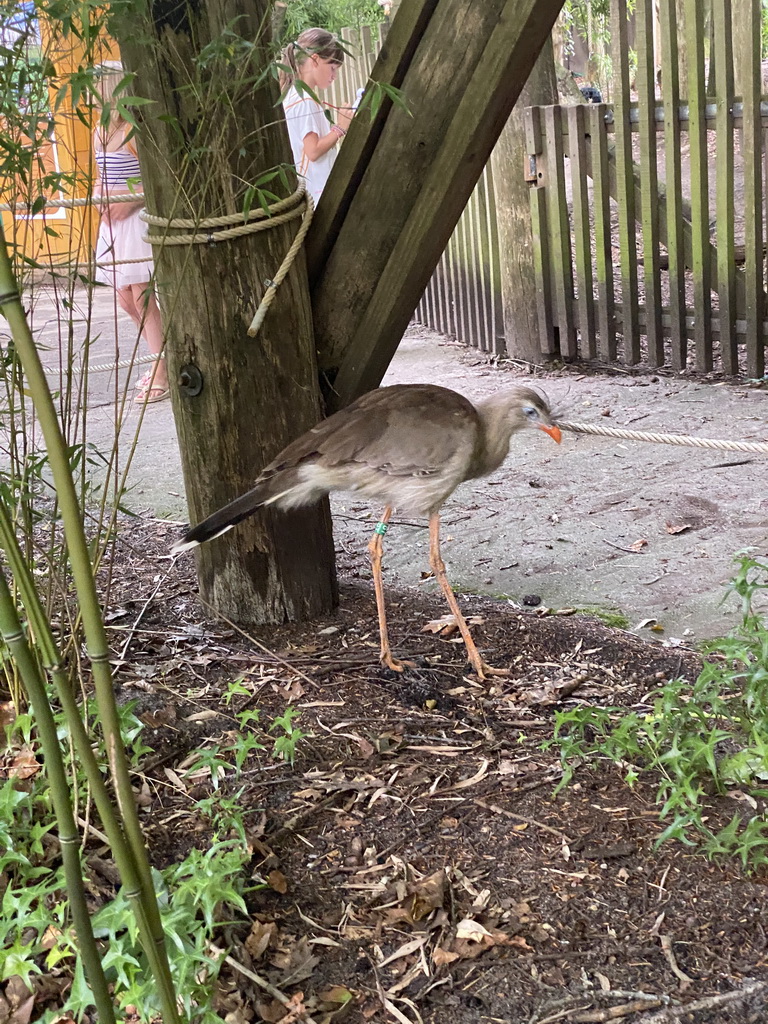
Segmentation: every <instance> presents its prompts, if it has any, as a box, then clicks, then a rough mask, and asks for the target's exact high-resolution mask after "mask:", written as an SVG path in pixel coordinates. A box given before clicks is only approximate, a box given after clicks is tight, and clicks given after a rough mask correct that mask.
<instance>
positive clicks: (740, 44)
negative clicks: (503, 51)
mask: <svg viewBox="0 0 768 1024" xmlns="http://www.w3.org/2000/svg"><path fill="white" fill-rule="evenodd" d="M655 2H656V3H657V4H658V10H659V25H658V26H656V25H655V24H654V19H653V0H636V4H635V24H634V30H635V45H636V55H637V68H636V74H635V78H634V82H632V81H631V76H630V50H629V45H628V24H629V23H628V17H627V3H626V0H611V39H612V59H613V75H612V86H613V96H612V98H613V104H612V105H611V106H605V105H602V104H600V105H591V106H586V107H580V106H574V107H570V108H562V109H561V108H559V107H542V108H531V109H530V110H529V111H527V144H528V150H529V153H530V155H531V158H532V160H533V161H535V166H536V171H537V178H536V185H535V188H534V190H533V194H532V211H533V212H534V216H536V217H538V218H539V223H538V224H537V229H538V231H539V232H540V236H541V238H542V243H543V244H542V246H541V252H542V258H541V259H540V261H539V266H538V268H537V272H538V278H539V286H540V288H541V289H542V292H543V294H544V295H545V296H547V298H548V302H546V303H544V304H542V308H543V309H544V310H545V314H548V315H545V316H543V317H541V318H540V325H539V326H540V340H541V344H542V351H547V347H546V346H547V345H549V346H550V348H551V343H552V338H553V336H554V338H555V340H556V344H557V347H558V348H559V351H560V353H561V355H563V356H564V357H566V358H576V357H581V358H592V357H594V356H599V357H600V358H601V359H603V360H606V361H609V362H616V361H619V362H622V363H624V364H626V365H631V364H635V363H639V362H643V363H645V364H647V365H651V366H664V365H667V366H671V367H673V368H674V369H678V370H679V369H683V368H686V367H689V368H690V367H694V368H695V369H696V370H698V371H704V372H706V371H709V370H712V369H716V370H721V371H723V372H724V373H726V374H738V373H745V374H747V375H748V376H750V377H762V376H763V373H764V370H765V357H764V347H765V340H764V339H765V334H766V328H767V327H768V323H766V302H765V284H766V272H765V271H766V267H765V250H764V237H765V202H764V199H765V193H766V179H767V178H768V175H767V174H766V166H765V153H766V146H765V135H766V132H767V131H768V104H766V103H765V102H764V100H763V97H762V96H761V90H762V80H761V38H760V15H761V10H760V8H761V3H760V0H739V2H738V3H734V4H732V3H731V0H712V23H711V26H709V31H708V32H706V33H705V23H704V15H703V5H702V4H700V3H699V2H698V0H685V2H684V17H683V22H682V24H681V23H680V21H679V19H678V16H677V11H676V0H655ZM657 29H658V30H657ZM707 36H708V39H707V38H706V37H707ZM680 39H682V40H684V43H685V57H686V60H685V62H684V63H683V62H681V60H680V57H681V53H680V47H679V40H680ZM705 43H708V44H709V46H708V49H709V52H707V46H705ZM659 71H660V72H661V73H659ZM705 83H709V86H710V88H709V91H708V90H707V88H706V85H705ZM737 97H738V99H737ZM537 192H541V194H539V195H537Z"/></svg>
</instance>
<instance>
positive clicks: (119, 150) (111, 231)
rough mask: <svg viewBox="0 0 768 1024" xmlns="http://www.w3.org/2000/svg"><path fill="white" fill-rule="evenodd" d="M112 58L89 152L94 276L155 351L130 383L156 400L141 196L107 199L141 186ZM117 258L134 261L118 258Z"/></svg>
mask: <svg viewBox="0 0 768 1024" xmlns="http://www.w3.org/2000/svg"><path fill="white" fill-rule="evenodd" d="M124 77H125V76H124V74H123V69H122V66H121V65H120V64H119V63H117V62H116V61H109V62H108V63H107V64H104V65H102V74H101V76H100V78H99V81H98V88H99V93H100V96H101V100H102V103H103V104H104V107H105V108H107V107H108V116H102V118H101V121H100V124H99V126H98V127H97V129H96V131H95V133H94V156H95V161H96V167H97V169H98V172H99V177H98V183H97V185H96V188H95V189H94V192H95V194H97V195H98V196H99V197H100V210H101V224H100V226H99V237H98V241H97V243H96V264H97V265H96V273H95V278H96V280H97V281H98V282H100V283H101V284H111V285H112V286H113V288H114V289H115V291H116V293H117V301H118V302H119V303H120V306H121V308H122V309H124V310H125V312H126V313H127V314H128V315H129V316H130V317H131V319H132V320H133V322H134V323H135V324H136V326H137V328H138V330H139V334H140V335H141V334H143V335H144V338H145V340H146V342H147V346H148V347H149V351H150V352H151V353H152V355H153V356H154V357H155V362H154V363H153V365H152V368H151V369H150V371H149V372H148V373H146V374H144V376H142V377H141V379H140V380H139V381H138V383H137V385H136V389H137V390H136V398H135V401H137V402H162V401H163V400H164V399H166V398H168V396H169V393H170V392H169V389H168V372H167V370H166V366H165V360H164V359H163V357H162V351H163V327H162V323H161V321H160V310H159V309H158V306H157V299H156V298H155V290H154V281H153V275H154V264H153V262H152V247H151V246H150V245H149V243H147V242H145V241H144V238H143V234H144V224H143V221H141V220H140V219H139V213H140V212H141V209H142V206H143V204H142V202H141V200H137V201H134V202H129V201H126V202H118V203H115V202H110V200H111V199H114V198H115V197H116V196H118V195H120V196H124V195H131V194H132V193H135V192H140V191H141V170H140V168H139V160H138V157H137V155H136V147H135V146H134V144H133V142H132V141H131V139H130V138H129V137H128V136H129V129H130V126H129V125H128V123H127V122H126V121H125V119H124V118H123V117H122V116H121V114H120V112H119V110H118V109H117V106H116V104H114V103H113V96H114V92H115V89H116V88H117V86H118V84H119V83H120V82H121V81H122V79H123V78H124ZM122 260H133V261H136V262H128V263H122V262H120V261H122Z"/></svg>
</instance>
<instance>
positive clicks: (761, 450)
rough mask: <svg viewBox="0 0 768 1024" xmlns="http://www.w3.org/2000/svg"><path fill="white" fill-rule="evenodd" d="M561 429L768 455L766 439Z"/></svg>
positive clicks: (584, 426) (582, 426)
mask: <svg viewBox="0 0 768 1024" xmlns="http://www.w3.org/2000/svg"><path fill="white" fill-rule="evenodd" d="M558 426H559V427H560V429H561V430H570V431H572V432H573V433H575V434H596V435H598V436H599V437H617V438H622V439H623V440H627V441H652V442H653V443H654V444H675V445H682V446H684V447H688V448H715V449H717V450H718V451H725V452H755V453H757V454H758V455H768V442H766V441H723V440H719V439H715V438H710V437H692V436H691V435H689V434H656V433H652V432H650V431H645V430H624V429H623V428H621V427H605V426H603V425H602V424H601V423H561V422H559V421H558Z"/></svg>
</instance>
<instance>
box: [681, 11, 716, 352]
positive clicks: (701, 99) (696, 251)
mask: <svg viewBox="0 0 768 1024" xmlns="http://www.w3.org/2000/svg"><path fill="white" fill-rule="evenodd" d="M685 42H686V49H687V52H688V138H689V149H690V154H691V226H692V243H693V253H692V257H693V259H692V268H691V269H692V270H693V342H694V348H695V351H696V369H697V370H699V371H702V372H706V371H707V370H711V369H712V330H711V328H712V323H711V318H712V266H711V262H710V245H709V167H708V153H707V123H706V116H705V107H706V102H707V95H706V88H705V82H704V8H703V7H702V5H701V3H700V2H699V0H685Z"/></svg>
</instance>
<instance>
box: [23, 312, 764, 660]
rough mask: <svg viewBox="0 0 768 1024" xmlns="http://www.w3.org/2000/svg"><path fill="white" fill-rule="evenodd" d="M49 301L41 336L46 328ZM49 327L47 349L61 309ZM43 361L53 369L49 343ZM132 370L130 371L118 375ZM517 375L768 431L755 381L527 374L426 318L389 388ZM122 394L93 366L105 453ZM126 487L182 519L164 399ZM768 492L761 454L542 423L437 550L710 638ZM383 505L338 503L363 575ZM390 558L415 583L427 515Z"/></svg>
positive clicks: (139, 501) (623, 415) (393, 543)
mask: <svg viewBox="0 0 768 1024" xmlns="http://www.w3.org/2000/svg"><path fill="white" fill-rule="evenodd" d="M41 308H42V307H39V308H38V311H37V312H36V325H37V328H38V329H40V328H42V325H43V323H44V322H45V317H44V316H43V315H42V313H41V311H40V309H41ZM94 313H95V316H94V319H93V324H94V327H93V332H94V333H95V334H97V335H98V337H97V339H96V341H94V342H93V350H92V357H91V358H92V362H95V363H101V362H109V361H111V360H112V359H113V358H114V349H115V318H114V309H113V304H112V302H111V301H110V297H109V296H108V295H107V294H99V296H98V297H97V300H96V304H95V310H94ZM77 317H78V311H77V308H76V309H75V312H74V318H75V320H77ZM118 323H119V332H118V333H119V339H118V343H119V348H120V354H121V356H125V355H129V354H130V351H131V348H132V341H133V334H132V330H131V326H130V323H129V322H127V321H125V319H124V318H122V317H121V318H120V319H119V320H118ZM76 328H77V324H76ZM45 330H47V331H48V335H49V336H50V337H48V339H47V340H48V342H52V340H53V339H54V337H55V334H56V331H57V327H56V324H55V311H54V312H53V315H49V317H48V320H47V327H46V328H45ZM41 341H43V342H45V341H46V336H45V334H44V332H42V333H41ZM46 358H47V359H48V361H49V362H53V363H55V362H56V353H55V351H51V352H50V353H49V354H48V355H47V357H46ZM126 373H127V371H121V372H120V380H121V381H122V380H124V379H125V376H126ZM136 375H137V372H136V371H135V370H134V371H133V377H135V376H136ZM520 379H523V380H524V381H525V382H526V383H534V384H535V385H536V386H538V387H540V388H541V389H542V390H543V391H544V392H545V393H546V394H547V396H548V397H549V399H550V402H551V403H552V405H553V406H554V407H556V409H557V411H558V412H559V413H560V414H561V415H562V416H563V418H564V419H567V420H571V421H577V422H589V421H599V422H602V423H606V422H607V423H609V424H611V425H613V426H630V427H631V428H632V429H637V430H655V431H665V432H669V433H684V434H697V435H700V436H704V437H715V438H727V439H751V440H760V441H764V440H768V425H767V424H766V419H767V414H768V393H766V391H765V390H763V389H762V388H756V387H754V386H752V387H750V386H748V385H733V384H728V383H722V382H719V383H718V382H711V381H709V382H707V381H703V380H697V379H694V378H691V377H682V376H675V375H674V374H671V373H669V374H661V373H653V374H650V373H638V374H629V373H625V372H621V373H614V374H610V375H608V374H597V373H595V372H593V371H592V370H585V368H584V367H578V368H576V367H568V368H565V369H561V370H556V371H553V372H541V373H537V374H535V375H534V376H533V377H531V375H530V374H528V373H527V372H526V371H524V370H522V369H521V368H519V367H517V366H515V365H511V364H507V365H504V364H502V365H494V364H491V363H489V362H488V361H487V360H486V359H485V358H484V357H483V356H481V355H480V354H478V353H477V352H475V351H472V350H466V349H464V348H461V347H459V346H457V345H454V344H452V343H450V342H446V340H445V339H443V338H441V337H440V336H439V335H436V334H433V333H431V332H428V331H426V330H424V329H423V328H421V327H419V326H414V327H412V328H411V330H410V331H409V332H408V333H407V334H406V336H405V338H404V339H403V342H402V343H401V345H400V348H399V350H398V353H397V355H396V357H395V359H394V361H393V363H392V365H391V367H390V369H389V372H388V374H387V377H386V379H385V383H396V382H421V381H429V382H432V383H439V384H444V385H446V386H450V387H452V388H454V389H455V390H457V391H460V392H462V393H463V394H465V395H467V396H468V397H470V398H479V397H482V396H484V395H488V394H491V393H492V392H494V391H496V390H498V389H500V388H503V387H504V386H505V385H507V384H508V383H510V382H514V381H516V380H520ZM114 392H115V380H114V375H113V374H112V373H104V372H102V373H97V374H92V376H91V383H90V386H89V409H90V411H89V422H90V427H89V432H90V440H91V442H93V443H95V444H96V445H97V446H98V447H102V448H108V447H109V446H110V445H111V442H112V438H113V436H114V429H115V428H114V423H115V412H114V410H115V400H114ZM138 421H139V413H138V411H137V410H136V409H135V408H130V409H129V410H128V412H127V415H126V416H125V419H124V422H123V425H122V428H121V437H122V438H123V441H122V444H123V448H124V450H126V449H127V446H128V444H129V442H130V440H131V438H132V436H133V435H134V434H135V430H136V427H137V424H138ZM257 469H258V467H256V466H254V474H255V473H256V471H257ZM128 484H129V492H128V496H127V500H126V504H127V506H128V507H129V508H132V509H134V510H136V511H141V512H149V513H150V514H153V515H156V516H158V517H160V518H169V519H173V520H177V521H179V522H180V523H181V522H184V521H185V520H186V506H185V501H184V489H183V484H182V478H181V469H180V463H179V455H178V447H177V442H176V435H175V430H174V424H173V415H172V410H171V406H170V403H169V402H165V403H162V404H157V405H154V406H150V407H148V408H147V410H146V414H145V416H144V420H143V423H142V425H141V434H140V439H139V443H138V446H137V449H136V453H135V456H134V458H133V462H132V466H131V469H130V473H129V477H128ZM767 485H768V458H765V457H763V456H759V455H742V454H740V453H728V452H718V451H707V450H699V449H694V448H676V447H669V446H660V445H655V444H648V443H637V442H622V441H614V440H608V439H605V438H594V437H587V436H584V435H576V434H573V433H568V434H566V435H565V436H564V440H563V443H562V445H560V446H556V445H554V444H553V442H552V441H551V440H550V439H549V438H547V437H546V436H545V435H543V434H542V435H539V434H535V435H531V434H526V435H524V436H521V437H519V438H517V439H515V440H514V441H513V445H512V451H511V453H510V456H509V458H508V459H507V461H506V462H505V464H504V466H503V467H502V468H501V469H500V470H499V471H498V472H497V473H495V474H494V475H493V476H491V477H489V478H487V479H485V480H482V481H477V482H475V483H472V484H465V485H463V486H462V487H461V488H459V490H458V491H457V492H456V493H455V495H454V496H453V497H452V498H451V499H450V501H449V502H448V503H447V504H446V506H445V508H444V524H445V525H444V531H443V537H444V552H443V553H444V557H445V560H446V562H447V564H448V569H449V574H450V577H451V579H452V581H453V582H454V584H455V585H456V588H457V589H458V590H464V591H468V592H475V593H482V594H486V595H492V596H503V597H506V598H509V599H510V600H512V601H516V602H520V601H522V599H523V598H524V597H526V596H533V595H535V596H537V597H539V598H541V601H542V603H543V605H545V606H547V607H550V608H553V609H562V608H577V609H585V608H589V609H603V610H606V611H616V612H619V613H621V614H622V615H624V616H625V617H626V620H627V622H628V624H629V626H630V627H631V628H635V629H638V630H640V631H641V632H642V635H645V636H657V637H658V638H659V639H661V640H667V641H674V639H679V638H685V639H687V640H692V639H701V638H708V637H712V636H717V635H721V634H723V633H724V632H725V631H726V630H727V629H728V628H729V627H731V626H732V625H735V624H736V623H737V622H738V621H739V608H738V604H737V602H736V601H735V600H734V599H733V598H731V599H729V600H728V601H727V602H726V603H725V604H723V603H722V601H723V596H724V594H725V587H726V585H727V582H728V580H729V579H730V578H731V576H732V575H733V568H734V555H735V553H736V552H738V551H742V550H749V551H751V552H752V553H753V554H755V555H758V556H765V555H768V525H767V523H766V512H767V511H768V486H767ZM378 512H379V510H378V509H372V508H371V507H370V506H368V505H366V504H364V503H362V502H360V501H357V500H354V499H349V498H347V497H345V496H341V497H337V498H336V499H335V500H334V513H335V530H336V539H337V550H338V555H339V564H340V566H341V567H342V568H344V569H358V570H359V571H360V573H361V574H362V575H365V574H366V571H367V569H366V555H365V544H366V542H367V539H368V536H369V534H370V531H371V527H372V524H373V523H374V522H375V521H376V518H377V517H378ZM638 542H645V543H641V544H638ZM633 546H635V547H638V548H639V550H632V548H633ZM386 565H387V573H388V578H389V579H390V580H391V581H392V582H395V581H397V582H398V583H400V584H403V585H406V586H415V585H419V583H420V580H421V579H422V575H423V574H424V573H425V572H426V571H427V569H428V565H427V536H426V531H425V524H423V523H415V522H413V521H406V522H403V521H400V520H397V519H396V523H395V526H394V527H393V528H392V529H391V530H390V532H389V534H388V536H387V554H386ZM426 586H429V587H432V586H433V584H432V583H431V582H430V583H427V584H426ZM649 620H652V621H649Z"/></svg>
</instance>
